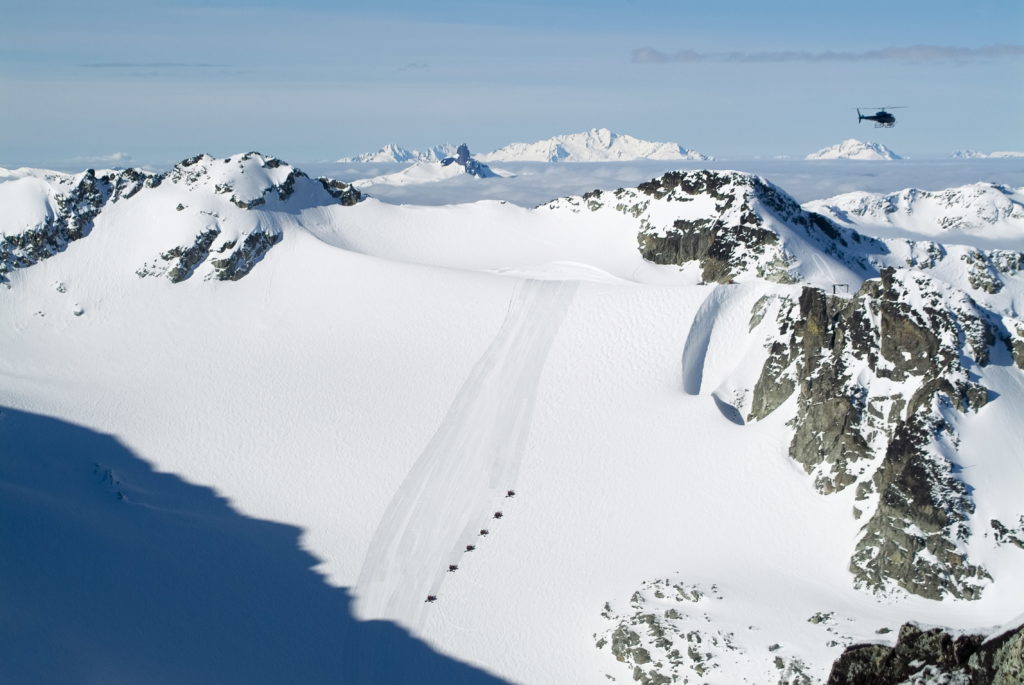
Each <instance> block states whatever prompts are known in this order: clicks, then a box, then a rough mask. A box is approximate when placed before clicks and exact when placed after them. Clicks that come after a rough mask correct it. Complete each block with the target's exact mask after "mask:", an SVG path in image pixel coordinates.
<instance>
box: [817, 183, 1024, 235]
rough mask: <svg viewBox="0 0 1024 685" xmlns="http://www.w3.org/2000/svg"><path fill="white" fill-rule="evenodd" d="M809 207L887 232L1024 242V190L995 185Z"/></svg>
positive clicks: (856, 196) (850, 197)
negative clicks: (898, 231)
mask: <svg viewBox="0 0 1024 685" xmlns="http://www.w3.org/2000/svg"><path fill="white" fill-rule="evenodd" d="M806 207H807V208H808V209H810V210H812V211H815V212H818V213H821V214H825V215H827V216H830V217H831V218H833V219H835V220H837V221H840V222H843V223H846V224H849V225H854V224H857V225H871V226H888V227H894V228H899V229H903V230H905V231H908V232H911V233H915V234H919V235H921V236H927V237H938V236H942V235H943V234H948V233H950V232H954V233H964V234H971V233H973V234H977V235H981V236H983V237H985V238H989V239H991V238H1004V239H1009V240H1013V239H1015V238H1016V239H1018V240H1021V241H1024V188H1009V187H1007V186H1002V185H996V184H993V183H972V184H970V185H966V186H961V187H959V188H948V189H946V190H941V191H928V190H920V189H918V188H905V189H904V190H901V191H899V192H896V193H863V192H855V193H845V194H843V195H837V196H836V197H831V198H828V199H825V200H816V201H814V202H809V203H807V205H806Z"/></svg>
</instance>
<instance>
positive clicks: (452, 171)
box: [352, 143, 511, 188]
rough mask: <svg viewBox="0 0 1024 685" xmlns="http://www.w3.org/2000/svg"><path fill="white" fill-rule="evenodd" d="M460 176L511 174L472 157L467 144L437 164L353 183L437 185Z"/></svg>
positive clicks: (417, 165)
mask: <svg viewBox="0 0 1024 685" xmlns="http://www.w3.org/2000/svg"><path fill="white" fill-rule="evenodd" d="M460 176H472V177H475V178H496V177H508V176H511V174H508V173H506V172H498V171H494V170H493V169H491V167H489V166H487V165H486V164H484V163H483V162H479V161H477V160H476V159H473V157H472V156H471V155H470V152H469V147H467V146H466V144H465V143H463V144H462V145H460V146H459V147H458V148H456V150H455V153H454V155H453V156H449V157H445V158H443V159H441V160H439V161H437V162H423V161H421V162H416V163H414V164H413V165H411V166H410V167H409V168H407V169H403V170H401V171H397V172H395V173H393V174H384V175H382V176H374V177H373V178H366V179H360V180H357V181H353V183H352V185H353V187H355V188H368V187H370V186H374V185H409V184H419V183H436V182H438V181H447V180H449V179H452V178H457V177H460Z"/></svg>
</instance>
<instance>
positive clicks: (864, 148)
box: [804, 138, 903, 160]
mask: <svg viewBox="0 0 1024 685" xmlns="http://www.w3.org/2000/svg"><path fill="white" fill-rule="evenodd" d="M804 159H861V160H892V159H903V158H902V157H900V156H899V155H898V154H896V153H895V152H893V151H892V150H890V149H889V148H887V147H886V146H884V145H882V144H881V143H870V142H869V143H865V142H864V141H862V140H857V139H856V138H848V139H846V140H844V141H843V142H841V143H839V144H838V145H833V146H832V147H826V148H823V149H821V150H818V151H817V152H812V153H811V154H809V155H807V156H806V157H805V158H804Z"/></svg>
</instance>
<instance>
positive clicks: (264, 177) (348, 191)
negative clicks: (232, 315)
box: [0, 152, 362, 283]
mask: <svg viewBox="0 0 1024 685" xmlns="http://www.w3.org/2000/svg"><path fill="white" fill-rule="evenodd" d="M37 180H38V181H39V182H41V183H42V184H43V188H44V192H45V198H44V199H42V205H43V206H42V207H41V208H40V214H41V217H40V219H39V220H38V222H37V223H36V224H35V225H29V226H19V227H15V229H14V230H11V229H7V230H6V231H5V233H4V235H3V237H2V239H0V282H7V281H8V278H7V276H6V274H8V273H10V272H11V271H12V270H14V269H17V268H23V267H27V266H31V265H33V264H35V263H37V262H39V261H40V260H42V259H46V258H48V257H52V256H53V255H55V254H58V253H60V252H62V251H64V250H65V249H67V247H68V246H69V244H71V243H72V242H74V241H76V240H80V239H82V238H85V237H86V236H88V235H89V234H90V232H91V231H92V230H93V227H94V224H95V223H96V221H97V220H98V219H99V218H100V216H101V215H102V213H103V212H104V211H105V210H106V209H107V208H108V207H110V206H112V205H116V204H119V203H124V202H127V201H129V200H132V199H133V198H139V197H143V196H144V195H145V192H144V191H146V190H147V189H157V188H160V187H162V188H163V189H164V190H167V189H168V188H170V187H176V188H178V189H179V190H180V191H184V199H185V200H186V201H187V200H188V198H196V199H197V203H198V205H199V206H201V207H203V208H202V209H199V210H195V211H193V210H191V209H190V207H189V206H186V204H184V202H179V203H178V204H177V206H176V208H175V209H177V211H178V212H186V210H188V212H191V213H193V214H195V215H196V217H195V220H196V221H197V222H198V223H199V225H200V226H201V227H200V228H199V229H198V230H196V231H194V233H193V234H192V237H190V238H189V239H188V241H187V242H185V243H180V244H176V245H171V246H169V247H168V248H167V249H166V250H164V251H163V252H161V253H159V254H158V255H156V257H155V258H154V259H153V260H152V261H150V262H148V263H146V264H144V265H142V266H141V267H140V268H139V269H138V271H137V273H138V275H139V276H152V275H165V276H166V277H167V278H168V279H169V280H171V281H172V282H175V283H178V282H181V281H184V280H186V279H188V278H189V277H191V276H192V275H193V273H195V272H196V270H197V269H198V268H199V267H200V265H202V264H203V263H204V262H207V261H209V264H210V269H211V270H210V272H209V273H208V274H207V276H206V277H207V278H214V279H217V280H238V279H239V278H242V277H243V276H245V275H246V274H248V273H249V272H250V271H251V270H252V268H253V267H254V266H255V264H256V263H257V262H259V261H260V260H261V259H262V258H263V257H264V256H265V255H266V253H267V252H268V251H269V250H270V248H271V247H273V245H275V244H276V243H278V242H279V241H280V240H281V239H282V235H281V233H280V231H277V230H274V229H271V228H266V227H264V226H262V224H261V223H260V222H259V221H257V222H256V225H255V227H254V228H251V229H248V230H243V232H242V234H240V235H235V234H231V235H228V233H230V232H227V233H226V232H225V230H224V226H223V222H224V221H226V220H227V217H228V216H230V215H231V213H232V212H234V211H238V210H241V211H251V210H256V209H260V210H266V211H278V210H293V211H294V210H297V209H300V208H301V207H303V206H319V205H329V204H341V205H353V204H355V203H356V202H358V201H359V200H360V199H361V197H362V196H361V195H360V193H359V191H358V190H356V189H355V188H353V187H351V186H350V185H348V184H345V183H341V182H339V181H335V180H332V179H326V178H319V179H310V178H309V177H308V176H307V175H306V174H305V173H303V172H302V171H301V170H299V169H295V168H293V167H291V166H289V165H287V164H285V163H284V162H282V161H281V160H279V159H276V158H274V157H269V156H265V155H261V154H259V153H255V152H250V153H246V154H243V155H235V156H233V157H229V158H227V159H224V160H218V159H214V158H212V157H210V156H209V155H198V156H195V157H191V158H189V159H186V160H183V161H182V162H180V163H179V164H177V165H175V166H174V167H173V168H172V169H170V170H169V171H167V172H165V173H150V172H146V171H140V170H137V169H126V170H121V171H107V172H103V173H101V174H100V175H97V173H96V172H95V171H94V170H91V169H90V170H88V171H85V172H83V173H82V174H78V175H75V176H71V175H67V174H56V173H46V174H42V175H40V176H39V177H38V178H37ZM300 188H301V190H302V193H301V195H303V197H302V198H301V200H300V201H299V202H298V203H296V201H295V198H294V196H295V194H296V193H297V192H298V191H299V190H300ZM218 196H219V197H223V198H225V199H226V201H227V202H226V203H224V202H220V201H218V200H217V199H216V198H217V197H218ZM211 198H212V200H211ZM211 201H212V205H211V204H210V203H211ZM218 203H219V204H218ZM228 203H229V204H230V206H228ZM207 205H210V207H219V208H220V209H211V208H209V207H208V206H207Z"/></svg>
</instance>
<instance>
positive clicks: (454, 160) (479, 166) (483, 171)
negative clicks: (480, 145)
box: [441, 143, 497, 178]
mask: <svg viewBox="0 0 1024 685" xmlns="http://www.w3.org/2000/svg"><path fill="white" fill-rule="evenodd" d="M452 164H456V165H458V166H460V167H462V168H463V169H465V171H466V173H467V174H469V175H470V176H476V177H477V178H493V177H495V176H497V174H496V173H494V172H493V171H491V167H489V166H487V165H486V164H484V163H483V162H478V161H477V160H475V159H473V157H472V156H470V154H469V146H467V145H466V144H465V143H463V144H462V145H460V146H459V147H458V149H457V150H456V151H455V156H454V157H445V158H444V159H442V160H441V166H450V165H452Z"/></svg>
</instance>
